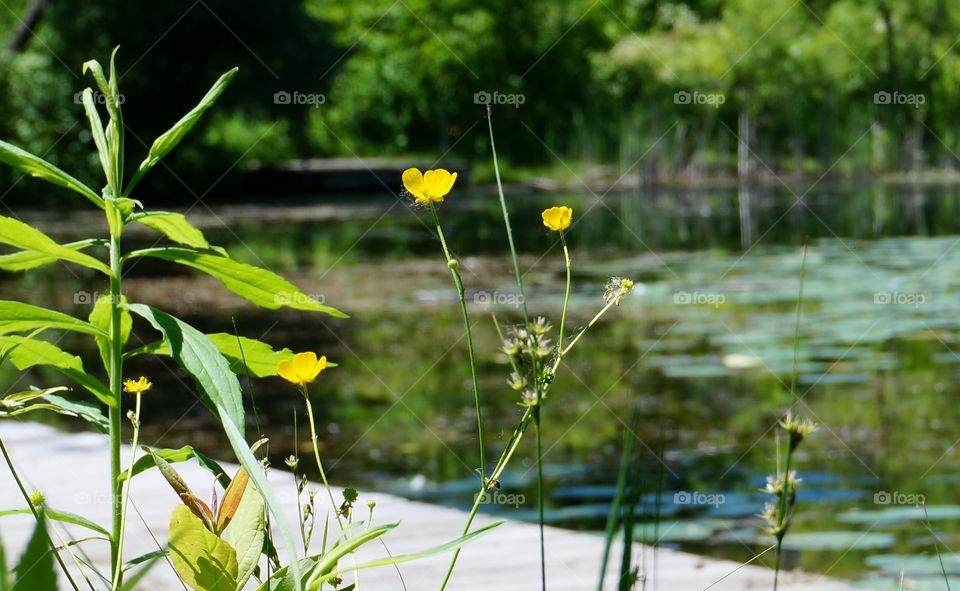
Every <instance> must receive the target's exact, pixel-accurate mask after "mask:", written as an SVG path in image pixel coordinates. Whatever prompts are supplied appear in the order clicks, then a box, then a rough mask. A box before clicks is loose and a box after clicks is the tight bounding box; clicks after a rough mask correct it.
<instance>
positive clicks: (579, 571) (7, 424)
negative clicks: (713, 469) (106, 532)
mask: <svg viewBox="0 0 960 591" xmlns="http://www.w3.org/2000/svg"><path fill="white" fill-rule="evenodd" d="M0 438H2V439H3V441H4V443H5V444H6V446H7V448H8V450H9V451H10V453H11V455H12V457H13V461H14V463H15V465H16V467H17V469H18V471H19V472H20V474H21V477H22V478H24V479H25V481H26V482H27V486H28V488H29V489H39V490H41V491H43V493H44V494H45V495H46V498H47V501H48V504H49V505H50V506H51V507H54V508H56V509H59V510H62V511H70V512H74V513H78V514H81V515H83V516H85V517H88V518H90V519H93V520H94V521H97V522H98V523H109V506H110V503H109V496H108V490H107V480H108V467H107V464H106V461H105V458H106V456H105V454H106V451H107V442H106V438H105V437H103V436H100V435H97V434H74V435H71V434H64V433H61V432H58V431H55V430H53V429H51V428H48V427H43V426H40V425H36V424H29V423H18V422H16V421H11V420H4V421H0ZM128 455H129V448H125V449H124V457H125V458H126V457H128ZM125 461H126V460H125ZM224 467H225V468H226V469H228V470H231V469H234V468H233V467H232V466H230V467H227V465H226V464H225V465H224ZM177 469H178V471H180V473H181V474H182V475H183V476H184V478H185V479H186V480H187V482H188V483H189V484H190V486H191V488H192V489H193V491H194V493H196V494H197V495H199V496H201V498H205V497H207V496H208V495H209V492H208V491H210V490H211V482H212V478H211V476H210V475H209V473H207V472H205V471H203V470H202V469H201V468H199V467H197V466H196V464H195V463H194V462H188V463H183V464H178V465H177ZM270 477H271V480H272V481H273V483H274V485H275V487H276V489H277V490H278V491H279V493H280V497H281V500H282V502H283V504H284V505H285V511H286V515H287V517H288V518H293V517H294V516H295V515H296V513H297V509H296V497H295V494H294V492H293V491H294V488H293V481H292V478H291V477H290V475H289V474H286V473H284V472H282V471H280V470H279V469H273V470H271V471H270ZM338 496H339V491H338ZM131 499H132V505H133V506H134V507H135V508H136V510H131V512H130V513H131V514H130V518H129V520H128V534H127V539H128V542H129V544H128V548H127V554H126V557H127V558H131V557H134V556H137V555H139V554H141V553H143V552H147V551H150V550H154V549H156V544H155V542H154V540H153V538H152V537H151V536H150V534H149V533H147V529H146V527H145V526H144V522H146V524H148V525H149V527H150V530H152V532H153V534H154V535H156V537H157V538H158V539H159V540H160V542H161V543H164V542H165V541H166V536H167V524H168V521H169V517H170V512H171V510H172V509H173V507H174V505H175V504H177V502H178V501H177V498H176V496H175V495H174V493H173V492H172V490H171V489H170V488H169V486H168V485H167V484H166V482H165V481H164V480H163V479H162V477H161V476H160V475H159V473H158V472H157V471H156V470H151V471H150V472H148V473H145V474H143V475H141V476H138V477H137V478H136V480H135V486H134V488H133V493H132V496H131ZM370 499H374V500H376V502H377V507H376V511H375V517H374V520H375V521H376V522H379V523H386V522H392V521H400V522H401V523H400V526H399V527H397V528H396V529H395V530H393V531H392V532H391V533H389V534H387V536H386V537H385V538H384V540H385V541H386V543H387V545H388V547H389V550H390V552H391V553H393V554H398V553H404V552H411V551H415V550H419V549H423V548H426V547H429V546H432V545H436V544H439V543H442V542H444V541H447V540H450V539H453V538H455V537H457V535H458V534H459V532H460V530H461V528H462V527H463V523H464V520H465V518H466V514H465V513H464V512H463V511H459V510H456V509H448V508H443V507H437V506H434V505H429V504H425V503H419V502H413V501H408V500H405V499H401V498H398V497H394V496H390V495H384V494H367V493H363V492H361V498H360V503H359V510H358V514H360V513H364V512H365V511H366V501H368V500H370ZM321 500H322V499H321V497H319V496H318V503H319V502H320V501H321ZM320 506H322V507H325V505H320ZM20 507H25V504H24V502H23V500H22V498H21V496H20V493H19V492H18V490H17V488H16V485H15V484H14V482H13V479H12V478H11V476H10V474H9V471H8V470H7V468H6V466H5V465H3V464H0V510H2V509H8V508H20ZM491 521H492V519H490V518H488V517H483V516H481V517H479V518H478V519H477V523H478V524H480V525H482V524H486V523H490V522H491ZM32 526H33V523H32V517H20V516H15V517H4V518H2V519H0V538H2V540H3V543H4V544H5V545H6V547H7V552H8V556H11V555H12V556H13V557H15V556H17V555H19V552H20V550H21V549H22V547H23V545H24V544H25V542H26V539H27V538H28V536H29V534H30V531H31V528H32ZM69 534H70V535H72V536H74V537H83V536H86V535H88V534H87V533H86V530H82V529H79V528H71V529H69ZM315 537H316V538H319V537H320V535H319V534H318V535H317V536H315ZM538 539H539V537H538V529H537V526H536V525H534V524H528V523H520V522H508V523H505V524H503V525H501V526H500V527H499V528H497V529H495V530H493V531H492V532H490V533H489V534H488V535H487V536H486V537H484V538H481V539H480V540H478V541H476V542H474V543H472V544H471V545H469V546H467V547H466V548H465V549H464V550H463V552H462V553H461V556H460V561H459V564H458V566H457V570H456V571H455V573H454V576H453V578H452V580H451V584H450V585H449V586H448V589H450V590H451V591H479V590H481V589H483V590H495V591H535V590H537V589H539V588H540V585H539V546H538ZM546 539H547V548H546V552H547V587H548V589H550V590H551V591H561V590H562V591H567V590H571V589H576V590H583V591H588V590H592V589H595V586H596V579H597V572H598V569H599V562H600V556H601V552H602V546H603V541H602V539H601V538H600V537H598V536H596V535H593V534H587V533H578V532H572V531H567V530H563V529H558V528H548V529H547V534H546ZM84 548H85V549H86V551H87V553H88V555H89V556H90V558H91V559H92V560H93V561H94V562H95V563H97V564H100V565H103V564H106V563H108V562H109V551H108V547H107V544H106V543H105V542H100V541H92V542H89V543H86V544H84ZM636 550H637V552H638V553H639V552H641V551H643V549H642V548H641V546H639V545H638V546H637V548H636ZM646 552H647V557H648V560H647V563H648V565H649V566H650V567H652V556H653V554H652V552H651V550H650V549H649V548H648V549H646ZM283 555H284V553H283V551H282V550H281V556H283ZM384 555H385V550H384V548H383V546H381V545H379V544H375V545H371V546H370V548H369V550H368V551H366V552H365V553H364V554H363V555H361V559H362V558H364V557H365V558H368V559H371V558H379V557H382V556H384ZM638 555H639V554H638ZM613 556H615V557H617V556H618V554H616V553H615V554H613ZM8 560H10V561H12V560H13V558H10V559H8ZM448 560H449V556H448V555H444V556H442V557H435V558H432V559H428V560H423V561H417V562H410V563H406V564H403V565H400V570H401V573H402V575H403V580H404V582H405V584H406V586H405V587H404V585H403V584H402V583H401V582H400V578H399V577H398V575H397V572H396V570H395V569H394V568H393V567H386V568H380V569H373V570H367V571H363V573H362V575H361V589H363V591H394V590H402V589H404V588H406V589H409V590H411V591H430V590H433V589H438V588H439V583H440V581H441V580H442V578H443V573H444V571H445V567H446V565H447V564H448ZM617 560H618V559H614V560H612V561H611V562H612V563H613V564H611V569H610V571H611V573H613V572H614V571H615V570H616V563H617ZM105 570H106V569H105ZM614 579H615V576H614V575H611V576H610V577H609V578H608V580H610V581H613V580H614ZM772 582H773V576H772V572H771V571H769V570H767V569H764V568H759V567H754V566H745V567H744V566H741V565H740V564H738V563H735V562H729V561H722V560H714V559H710V558H705V557H702V556H696V555H693V554H686V553H683V552H677V551H673V550H665V549H660V550H659V551H658V553H657V565H656V573H655V577H654V573H652V572H651V573H650V580H648V583H647V586H646V589H648V590H662V591H675V590H687V589H691V590H703V589H708V588H709V589H711V590H716V591H721V590H735V589H736V590H739V589H771V588H772ZM781 582H782V584H781V585H780V588H781V589H782V590H784V591H786V590H797V589H804V590H808V591H845V590H849V589H852V587H851V586H848V585H846V584H843V583H841V582H839V581H835V580H831V579H823V578H820V577H817V576H812V575H797V574H792V573H790V574H787V575H786V576H785V577H784V578H782V581H781ZM250 587H251V588H252V585H251V586H250ZM142 588H143V589H145V590H150V591H166V590H175V589H183V587H182V586H181V584H180V583H179V582H178V581H177V579H176V577H175V576H173V573H172V570H171V569H170V567H169V566H168V565H166V564H163V563H162V564H158V565H157V566H156V567H155V568H154V569H153V571H152V572H151V575H150V576H149V577H148V578H147V579H146V580H145V582H144V583H143V585H142ZM610 588H611V589H612V588H613V586H612V585H611V586H610ZM638 588H639V587H638ZM17 591H20V590H17ZM23 591H34V590H23ZM36 591H44V590H36Z"/></svg>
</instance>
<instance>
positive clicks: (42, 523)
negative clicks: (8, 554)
mask: <svg viewBox="0 0 960 591" xmlns="http://www.w3.org/2000/svg"><path fill="white" fill-rule="evenodd" d="M13 588H14V589H31V590H32V589H36V590H37V591H40V590H45V591H53V590H54V589H57V571H56V568H55V567H54V563H53V548H52V547H51V545H50V536H49V535H48V534H47V521H46V518H45V516H44V513H43V510H42V509H41V510H40V519H39V520H38V521H37V526H36V528H34V530H33V535H32V536H30V541H29V542H27V549H26V550H24V551H23V556H21V557H20V562H19V563H18V564H17V567H16V568H15V569H14V583H13Z"/></svg>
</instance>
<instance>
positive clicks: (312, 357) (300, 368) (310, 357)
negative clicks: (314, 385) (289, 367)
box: [293, 351, 317, 381]
mask: <svg viewBox="0 0 960 591" xmlns="http://www.w3.org/2000/svg"><path fill="white" fill-rule="evenodd" d="M316 364H317V354H316V353H314V352H313V351H307V352H305V353H297V354H296V355H294V356H293V368H294V370H296V372H297V375H299V376H300V378H301V379H302V378H304V377H305V376H308V375H310V372H312V371H313V368H314V366H315V365H316ZM304 381H307V380H304Z"/></svg>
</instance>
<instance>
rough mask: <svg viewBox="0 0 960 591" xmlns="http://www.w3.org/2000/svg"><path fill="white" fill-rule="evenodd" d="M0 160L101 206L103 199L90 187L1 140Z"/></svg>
mask: <svg viewBox="0 0 960 591" xmlns="http://www.w3.org/2000/svg"><path fill="white" fill-rule="evenodd" d="M0 162H5V163H7V164H9V165H10V166H12V167H14V168H16V169H18V170H21V171H23V172H25V173H26V174H29V175H30V176H32V177H36V178H38V179H43V180H45V181H47V182H49V183H53V184H54V185H57V186H59V187H64V188H67V189H70V190H71V191H76V192H77V193H80V194H81V195H83V196H84V197H86V198H87V199H89V200H90V201H92V202H93V203H94V205H96V206H97V207H101V208H102V207H103V199H101V198H100V196H99V195H97V194H96V193H95V192H94V191H93V190H92V189H91V188H90V187H88V186H86V185H84V184H83V183H81V182H80V181H78V180H77V179H75V178H73V177H72V176H70V175H69V174H67V173H65V172H63V171H62V170H60V169H59V168H57V167H56V166H54V165H52V164H50V163H49V162H47V161H46V160H43V159H42V158H39V157H37V156H34V155H33V154H31V153H29V152H27V151H25V150H21V149H20V148H18V147H16V146H14V145H13V144H8V143H7V142H5V141H2V140H0Z"/></svg>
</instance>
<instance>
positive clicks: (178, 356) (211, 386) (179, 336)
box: [128, 304, 300, 581]
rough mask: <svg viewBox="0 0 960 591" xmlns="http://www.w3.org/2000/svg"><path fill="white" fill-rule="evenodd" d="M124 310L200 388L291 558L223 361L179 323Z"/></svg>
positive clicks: (139, 308)
mask: <svg viewBox="0 0 960 591" xmlns="http://www.w3.org/2000/svg"><path fill="white" fill-rule="evenodd" d="M128 308H129V309H130V311H131V312H132V313H134V314H137V315H138V316H141V317H143V318H144V319H145V320H147V321H148V322H149V323H150V324H152V325H153V327H154V328H156V329H157V330H158V331H160V332H161V333H162V334H163V337H164V340H166V341H167V344H168V345H169V346H170V351H171V355H172V357H173V358H174V359H175V360H176V361H177V363H178V364H180V366H181V367H183V368H184V369H186V370H187V371H188V372H190V374H191V375H193V377H194V379H196V380H197V383H198V384H200V386H201V388H203V390H204V393H205V395H206V398H205V402H206V403H207V404H208V405H210V406H211V408H212V409H213V410H214V412H215V413H216V415H217V417H218V418H219V419H220V424H221V425H222V426H223V430H224V433H225V434H226V435H227V439H228V440H229V441H230V447H231V448H233V453H234V454H236V456H237V460H238V461H239V462H240V465H241V466H243V467H244V469H246V471H247V473H248V474H249V475H250V479H251V480H252V481H253V483H254V484H255V485H256V487H257V490H259V491H260V494H261V495H263V498H264V500H265V501H266V504H267V506H268V507H269V508H270V512H271V513H273V515H274V517H275V518H276V519H275V523H278V524H280V535H281V537H282V538H283V543H284V546H286V548H287V549H288V552H290V553H291V557H293V548H296V544H295V542H294V538H293V535H292V534H291V532H290V529H289V527H288V523H289V522H288V521H287V519H286V517H284V513H283V508H282V507H281V505H280V502H279V501H278V500H277V498H276V495H274V493H273V489H271V487H270V483H269V482H267V478H266V476H265V475H264V473H263V470H262V469H261V468H260V462H259V461H258V460H257V458H256V457H255V456H254V455H253V453H252V452H251V451H250V448H249V446H248V444H247V442H246V440H245V439H244V436H243V431H244V421H243V419H244V412H243V398H242V395H241V393H240V382H239V381H237V376H235V375H234V374H233V372H232V371H230V366H229V365H228V364H227V361H226V359H224V358H223V356H222V355H221V354H220V352H219V351H218V350H217V347H216V346H215V345H214V344H213V343H212V342H210V339H208V338H207V337H206V336H205V335H204V334H203V333H201V332H200V331H198V330H197V329H195V328H193V327H192V326H190V325H189V324H187V323H185V322H183V321H182V320H179V319H177V318H174V317H173V316H171V315H169V314H167V313H166V312H161V311H160V310H157V309H155V308H151V307H149V306H144V305H143V304H130V305H129V306H128ZM291 568H292V569H293V571H294V573H293V574H294V575H295V576H296V578H297V580H298V581H299V575H300V573H299V566H298V565H297V564H296V562H294V563H293V566H292V567H291Z"/></svg>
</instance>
